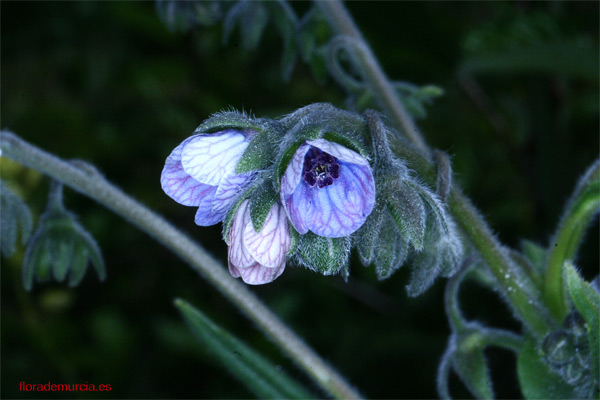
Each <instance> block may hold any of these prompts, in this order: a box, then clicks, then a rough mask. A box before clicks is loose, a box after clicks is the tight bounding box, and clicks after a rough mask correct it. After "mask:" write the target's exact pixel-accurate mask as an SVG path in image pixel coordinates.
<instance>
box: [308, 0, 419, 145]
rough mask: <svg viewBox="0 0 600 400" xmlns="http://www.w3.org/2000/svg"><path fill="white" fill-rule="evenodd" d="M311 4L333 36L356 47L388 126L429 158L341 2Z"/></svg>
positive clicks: (359, 59)
mask: <svg viewBox="0 0 600 400" xmlns="http://www.w3.org/2000/svg"><path fill="white" fill-rule="evenodd" d="M315 4H317V5H318V6H319V7H320V8H321V10H322V11H323V13H324V14H325V16H326V17H327V18H328V19H329V23H330V25H331V27H332V28H333V29H334V30H335V31H336V32H338V33H339V34H341V35H344V36H347V37H349V38H351V39H352V40H353V41H354V43H355V44H356V45H357V46H358V47H359V51H358V52H357V54H353V55H354V56H355V57H356V59H357V61H358V64H359V66H360V70H361V72H362V76H363V79H364V80H365V82H366V83H367V84H368V85H369V86H371V88H372V89H373V94H374V95H375V97H376V98H377V100H378V102H379V103H380V106H381V107H382V108H383V109H384V111H386V113H387V114H388V116H389V117H390V118H391V119H392V122H393V123H394V124H395V125H396V126H397V127H398V128H399V129H400V130H402V131H403V132H404V133H405V134H406V136H407V137H409V138H410V140H411V142H413V143H414V145H415V146H416V147H417V148H418V149H419V150H421V151H422V152H424V153H425V154H427V155H429V153H430V150H429V147H427V144H426V143H425V139H424V138H423V136H422V135H421V134H420V133H419V130H418V129H417V127H416V125H415V123H414V122H413V120H412V118H411V117H410V115H409V114H408V112H407V111H406V109H405V108H404V105H403V104H402V103H401V102H400V99H399V98H398V96H397V94H396V91H395V89H394V88H393V86H392V85H390V82H389V80H388V78H387V76H386V75H385V72H383V68H381V65H379V62H378V61H377V58H376V57H375V56H374V55H373V52H372V51H371V48H370V47H369V46H368V45H367V43H366V41H365V39H364V38H363V36H362V34H361V33H360V31H359V30H358V28H357V26H356V24H355V23H354V20H353V19H352V17H351V16H350V14H349V13H348V11H347V10H346V8H345V7H344V5H343V4H342V2H341V0H327V1H321V0H316V1H315Z"/></svg>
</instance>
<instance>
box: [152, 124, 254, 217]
mask: <svg viewBox="0 0 600 400" xmlns="http://www.w3.org/2000/svg"><path fill="white" fill-rule="evenodd" d="M256 133H257V132H256V131H253V130H243V131H242V130H236V129H226V130H223V131H220V132H215V133H200V134H197V135H194V136H191V137H189V138H187V139H186V140H184V141H183V142H182V143H181V144H180V145H179V146H177V147H176V148H175V150H173V152H172V153H171V154H170V155H169V157H167V160H166V162H165V167H164V168H163V171H162V174H161V177H160V183H161V186H162V189H163V190H164V192H165V193H166V194H167V195H168V196H169V197H171V198H172V199H173V200H175V201H176V202H178V203H180V204H183V205H184V206H192V207H198V212H197V213H196V218H195V222H196V224H197V225H200V226H210V225H214V224H216V223H218V222H220V221H222V220H223V218H224V217H225V214H226V213H227V211H228V210H229V208H230V207H231V205H232V204H233V202H234V201H235V198H236V195H237V194H238V193H239V192H240V191H241V190H242V188H243V187H244V186H245V185H246V184H247V183H248V181H249V180H251V179H252V177H253V173H243V174H236V173H235V167H236V165H237V163H238V161H239V160H240V158H241V157H242V154H243V153H244V151H245V150H246V148H247V147H248V144H249V143H250V140H252V138H253V137H254V136H255V135H256Z"/></svg>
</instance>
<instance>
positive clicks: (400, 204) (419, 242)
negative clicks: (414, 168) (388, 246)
mask: <svg viewBox="0 0 600 400" xmlns="http://www.w3.org/2000/svg"><path fill="white" fill-rule="evenodd" d="M389 179H390V181H391V188H390V191H389V197H388V199H387V204H388V208H389V210H390V213H391V214H392V217H393V218H394V222H395V223H396V225H397V226H398V229H399V230H400V232H401V234H402V236H403V237H404V239H405V240H406V241H407V242H408V243H410V244H411V245H412V247H413V248H414V249H415V250H416V251H421V250H423V241H424V239H425V216H426V215H425V205H424V204H423V201H422V200H421V197H420V196H419V194H418V193H417V192H416V191H415V190H413V189H412V187H410V186H409V185H407V184H406V183H402V182H397V181H394V180H393V179H394V177H393V176H392V177H390V178H389Z"/></svg>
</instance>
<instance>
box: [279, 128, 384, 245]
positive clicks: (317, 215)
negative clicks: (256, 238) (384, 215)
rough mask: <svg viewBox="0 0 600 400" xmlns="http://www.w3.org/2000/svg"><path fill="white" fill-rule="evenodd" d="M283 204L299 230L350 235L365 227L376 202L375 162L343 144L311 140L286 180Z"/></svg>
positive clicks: (294, 160) (300, 151) (300, 150)
mask: <svg viewBox="0 0 600 400" xmlns="http://www.w3.org/2000/svg"><path fill="white" fill-rule="evenodd" d="M281 202H282V204H283V206H284V207H285V211H286V212H287V215H288V216H289V218H290V221H291V222H292V224H293V225H294V228H296V230H297V231H298V232H300V233H302V234H304V233H306V232H308V231H309V230H310V231H312V232H314V233H316V234H317V235H320V236H325V237H343V236H348V235H349V234H351V233H353V232H355V231H356V230H357V229H358V228H360V227H361V225H362V224H363V223H364V222H365V220H366V219H367V217H368V216H369V214H370V213H371V211H372V210H373V205H374V203H375V182H374V180H373V174H372V173H371V168H370V167H369V162H368V161H367V160H366V159H365V158H364V157H362V156H361V155H360V154H358V153H356V152H354V151H352V150H350V149H348V148H346V147H344V146H342V145H340V144H337V143H333V142H329V141H327V140H325V139H317V140H307V141H306V142H305V143H304V144H302V145H301V146H300V147H299V148H298V150H296V152H295V153H294V156H293V157H292V160H291V161H290V164H289V165H288V167H287V169H286V170H285V173H284V175H283V177H282V179H281Z"/></svg>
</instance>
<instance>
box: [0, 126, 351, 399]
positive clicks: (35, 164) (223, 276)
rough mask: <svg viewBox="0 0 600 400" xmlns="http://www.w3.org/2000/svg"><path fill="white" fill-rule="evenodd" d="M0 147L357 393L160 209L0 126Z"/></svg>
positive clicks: (325, 380) (337, 388) (320, 374)
mask: <svg viewBox="0 0 600 400" xmlns="http://www.w3.org/2000/svg"><path fill="white" fill-rule="evenodd" d="M0 150H1V154H2V156H6V157H8V158H11V159H13V160H15V161H17V162H19V163H21V164H23V165H25V166H28V167H30V168H33V169H35V170H37V171H40V172H42V173H44V174H46V175H48V176H50V177H52V178H54V179H56V180H59V181H61V182H63V183H64V184H65V185H68V186H70V187H71V188H73V189H74V190H76V191H78V192H80V193H82V194H84V195H86V196H88V197H90V198H92V199H94V200H96V201H97V202H98V203H100V204H102V205H104V206H105V207H107V208H109V209H111V210H112V211H114V212H115V213H116V214H118V215H120V216H122V217H123V218H125V219H126V220H128V221H129V222H131V223H132V224H133V225H135V226H137V227H138V228H139V229H141V230H142V231H144V232H146V233H147V234H149V235H150V236H151V237H153V238H154V239H156V240H157V241H159V242H160V243H162V244H163V245H165V246H166V247H167V248H169V249H171V250H172V251H173V252H174V253H175V254H177V255H178V256H179V257H180V258H181V259H183V260H184V261H185V262H187V263H188V264H190V265H191V266H192V268H194V269H195V270H196V271H198V272H199V273H200V274H201V275H202V276H203V277H204V278H205V279H206V280H208V281H209V282H210V283H211V284H212V285H214V286H215V287H216V288H217V289H218V290H219V291H220V292H221V293H222V294H223V295H224V296H225V297H226V298H227V299H229V301H231V302H232V303H233V304H234V305H235V306H236V307H237V308H239V309H240V310H241V311H242V313H244V314H245V315H246V316H247V317H248V318H250V319H251V320H252V321H254V322H255V323H256V324H257V325H258V327H259V328H260V329H261V330H262V331H263V332H264V333H265V334H266V335H267V336H269V337H270V338H271V340H272V341H273V342H274V343H275V344H276V345H277V346H279V347H280V348H281V349H282V350H283V351H284V352H285V353H287V354H288V355H289V356H290V357H291V358H292V359H293V360H295V361H296V362H297V363H298V365H299V366H300V367H301V368H302V369H304V371H305V372H306V373H307V374H308V375H309V376H311V377H312V378H313V379H314V380H315V381H316V382H317V383H318V384H319V385H320V386H321V387H322V388H323V389H324V390H325V391H327V392H329V393H331V394H332V395H333V396H335V397H338V398H359V397H360V395H359V393H358V392H357V391H356V390H355V389H354V388H352V387H351V386H350V385H349V384H348V383H347V382H346V381H345V380H344V378H342V376H341V375H339V374H338V373H337V372H336V371H335V370H334V369H333V368H332V367H331V366H329V365H328V364H327V363H325V361H323V360H322V359H321V358H320V357H319V356H318V355H317V354H316V353H315V352H314V350H312V349H311V348H310V347H308V346H307V345H306V344H305V343H304V342H303V341H302V340H301V339H300V338H299V337H298V336H296V334H295V333H294V332H293V331H292V330H291V329H289V328H288V327H287V326H286V325H284V324H283V322H282V321H281V320H280V319H279V318H278V317H277V316H276V315H275V314H273V312H272V311H271V310H270V309H269V308H267V307H266V306H265V305H264V304H263V303H262V302H261V301H260V300H259V299H258V298H257V297H256V296H255V295H254V294H253V293H252V292H251V291H250V290H249V289H248V288H247V287H246V286H244V285H243V284H241V283H239V281H236V280H234V279H233V278H231V277H230V276H229V274H228V273H227V272H226V271H227V269H226V268H224V267H223V266H222V265H221V264H220V263H219V262H218V261H217V260H215V259H214V258H213V257H212V256H211V255H210V254H209V253H208V252H207V251H206V250H204V249H203V248H202V247H200V246H199V245H198V244H197V243H195V242H194V241H192V240H191V239H190V238H189V237H188V236H186V235H185V234H183V233H182V232H180V231H179V230H177V229H176V228H175V227H174V226H173V225H171V224H170V223H168V222H167V221H166V220H165V219H164V218H162V217H161V216H160V215H158V214H156V213H155V212H153V211H151V210H150V209H148V208H147V207H145V206H144V205H142V204H140V203H138V202H137V201H135V200H133V199H132V198H131V197H129V196H128V195H126V194H125V193H124V192H123V191H122V190H120V189H119V188H117V187H116V186H114V185H112V184H111V183H109V182H108V181H106V180H105V179H104V178H103V177H102V176H101V175H100V174H98V173H94V172H90V170H89V169H86V170H81V169H78V168H76V167H75V166H73V165H72V164H70V163H68V162H65V161H63V160H61V159H59V158H56V157H54V156H53V155H51V154H49V153H47V152H45V151H43V150H41V149H39V148H37V147H34V146H32V145H31V144H29V143H27V142H25V141H24V140H22V139H20V138H19V137H18V136H16V135H14V134H12V133H10V132H7V131H2V132H0Z"/></svg>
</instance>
